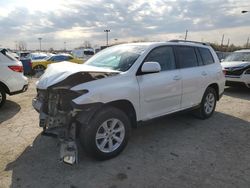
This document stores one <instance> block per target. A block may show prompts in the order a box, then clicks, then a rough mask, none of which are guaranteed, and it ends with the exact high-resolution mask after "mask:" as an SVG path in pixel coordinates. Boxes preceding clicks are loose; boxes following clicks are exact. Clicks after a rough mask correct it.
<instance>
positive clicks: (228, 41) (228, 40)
mask: <svg viewBox="0 0 250 188" xmlns="http://www.w3.org/2000/svg"><path fill="white" fill-rule="evenodd" d="M229 43H230V38H228V39H227V47H228V46H229Z"/></svg>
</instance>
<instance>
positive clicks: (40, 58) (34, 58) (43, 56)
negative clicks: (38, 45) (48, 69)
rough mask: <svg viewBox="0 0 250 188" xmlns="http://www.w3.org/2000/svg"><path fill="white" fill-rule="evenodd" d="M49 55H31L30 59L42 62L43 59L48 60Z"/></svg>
mask: <svg viewBox="0 0 250 188" xmlns="http://www.w3.org/2000/svg"><path fill="white" fill-rule="evenodd" d="M49 56H51V55H48V54H45V53H41V52H39V53H31V59H32V60H44V59H45V58H48V57H49Z"/></svg>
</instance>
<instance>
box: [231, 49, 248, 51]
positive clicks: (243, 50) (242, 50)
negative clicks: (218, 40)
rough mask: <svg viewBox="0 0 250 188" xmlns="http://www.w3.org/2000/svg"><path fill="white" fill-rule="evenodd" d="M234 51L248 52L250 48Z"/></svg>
mask: <svg viewBox="0 0 250 188" xmlns="http://www.w3.org/2000/svg"><path fill="white" fill-rule="evenodd" d="M234 52H250V49H244V50H237V51H234Z"/></svg>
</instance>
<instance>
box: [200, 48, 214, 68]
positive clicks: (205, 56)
mask: <svg viewBox="0 0 250 188" xmlns="http://www.w3.org/2000/svg"><path fill="white" fill-rule="evenodd" d="M199 52H200V54H201V58H202V61H203V63H204V65H209V64H212V63H214V58H213V56H212V54H211V53H210V50H209V49H207V48H199Z"/></svg>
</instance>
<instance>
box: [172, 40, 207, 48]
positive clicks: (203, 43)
mask: <svg viewBox="0 0 250 188" xmlns="http://www.w3.org/2000/svg"><path fill="white" fill-rule="evenodd" d="M168 42H191V43H196V44H202V45H205V46H210V45H209V44H208V43H205V42H197V41H191V40H178V39H176V40H170V41H168Z"/></svg>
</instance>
